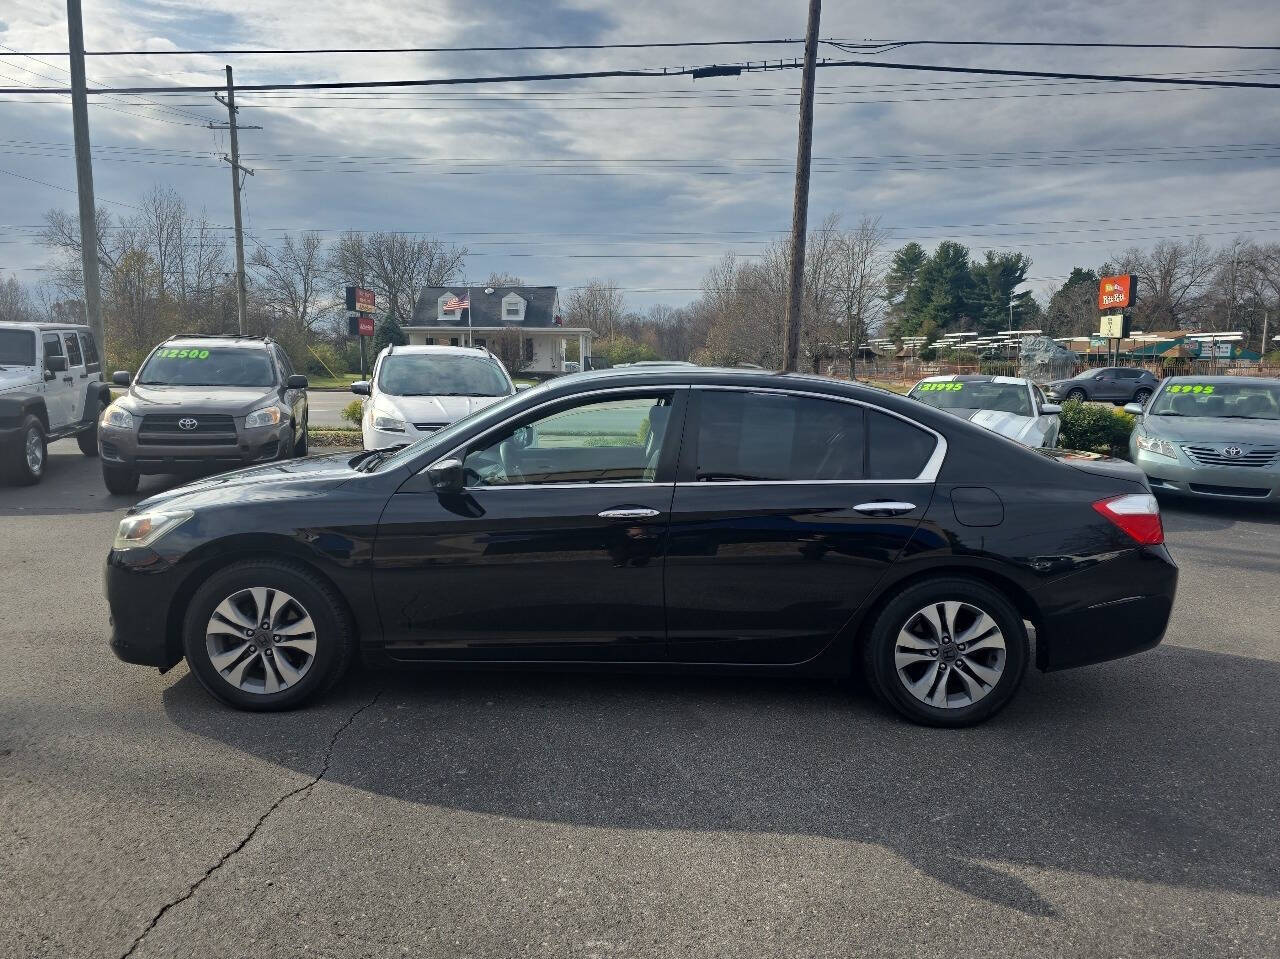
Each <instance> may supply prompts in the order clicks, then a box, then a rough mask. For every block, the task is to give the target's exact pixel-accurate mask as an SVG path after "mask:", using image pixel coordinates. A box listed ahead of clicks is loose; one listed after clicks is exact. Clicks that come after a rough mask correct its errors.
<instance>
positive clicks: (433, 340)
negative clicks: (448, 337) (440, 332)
mask: <svg viewBox="0 0 1280 959" xmlns="http://www.w3.org/2000/svg"><path fill="white" fill-rule="evenodd" d="M435 345H436V338H435V337H434V336H428V337H427V346H435Z"/></svg>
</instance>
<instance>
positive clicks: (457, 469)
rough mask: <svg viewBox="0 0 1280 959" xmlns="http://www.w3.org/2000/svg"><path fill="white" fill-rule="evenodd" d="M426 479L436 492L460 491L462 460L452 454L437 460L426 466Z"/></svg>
mask: <svg viewBox="0 0 1280 959" xmlns="http://www.w3.org/2000/svg"><path fill="white" fill-rule="evenodd" d="M427 479H429V480H430V481H431V486H432V488H433V489H434V490H435V491H436V492H437V493H460V492H462V480H463V473H462V460H460V459H457V458H455V457H452V456H451V457H449V458H448V459H443V460H437V461H436V462H434V463H432V464H431V465H430V466H428V467H427Z"/></svg>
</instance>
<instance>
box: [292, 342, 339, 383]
mask: <svg viewBox="0 0 1280 959" xmlns="http://www.w3.org/2000/svg"><path fill="white" fill-rule="evenodd" d="M306 361H307V362H306V371H307V374H308V375H309V376H329V375H331V374H332V375H334V376H338V375H341V373H342V372H343V370H342V357H341V356H340V355H339V354H338V351H337V349H335V348H334V347H333V346H332V345H331V344H329V343H310V344H308V348H307V351H306ZM295 365H296V364H295Z"/></svg>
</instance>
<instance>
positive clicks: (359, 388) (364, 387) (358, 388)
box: [351, 380, 369, 396]
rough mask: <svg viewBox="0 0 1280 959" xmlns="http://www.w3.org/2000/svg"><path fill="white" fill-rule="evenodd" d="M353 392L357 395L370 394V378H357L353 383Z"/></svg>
mask: <svg viewBox="0 0 1280 959" xmlns="http://www.w3.org/2000/svg"><path fill="white" fill-rule="evenodd" d="M351 392H352V393H355V394H356V395H357V396H368V395H369V381H368V380H356V381H355V382H354V383H352V384H351Z"/></svg>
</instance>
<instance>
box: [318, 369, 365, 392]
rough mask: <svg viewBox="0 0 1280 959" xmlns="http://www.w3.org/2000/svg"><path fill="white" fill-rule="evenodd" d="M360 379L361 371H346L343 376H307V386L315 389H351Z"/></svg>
mask: <svg viewBox="0 0 1280 959" xmlns="http://www.w3.org/2000/svg"><path fill="white" fill-rule="evenodd" d="M358 379H360V374H359V373H344V374H343V375H342V376H310V375H308V376H307V388H308V389H313V390H349V389H351V384H352V383H354V382H355V381H356V380H358Z"/></svg>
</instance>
